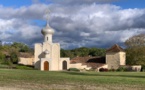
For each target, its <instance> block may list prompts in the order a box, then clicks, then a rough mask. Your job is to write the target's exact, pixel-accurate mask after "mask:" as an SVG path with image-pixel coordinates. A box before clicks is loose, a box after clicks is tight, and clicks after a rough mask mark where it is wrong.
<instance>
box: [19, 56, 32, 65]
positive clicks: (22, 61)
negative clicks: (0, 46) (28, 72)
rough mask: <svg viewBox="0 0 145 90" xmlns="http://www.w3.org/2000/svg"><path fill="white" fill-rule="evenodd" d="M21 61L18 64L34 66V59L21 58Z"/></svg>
mask: <svg viewBox="0 0 145 90" xmlns="http://www.w3.org/2000/svg"><path fill="white" fill-rule="evenodd" d="M19 58H20V61H19V62H18V64H23V65H31V66H33V65H34V63H33V62H34V58H23V57H19Z"/></svg>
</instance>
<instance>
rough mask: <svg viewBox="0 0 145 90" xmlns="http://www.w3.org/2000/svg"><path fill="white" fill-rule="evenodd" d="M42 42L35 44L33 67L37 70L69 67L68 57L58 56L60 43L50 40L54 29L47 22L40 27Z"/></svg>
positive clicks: (57, 69) (55, 69)
mask: <svg viewBox="0 0 145 90" xmlns="http://www.w3.org/2000/svg"><path fill="white" fill-rule="evenodd" d="M42 34H43V35H44V42H43V43H42V44H41V43H37V44H35V47H34V49H35V53H34V67H35V68H36V69H39V70H42V71H43V70H48V71H59V70H66V69H68V68H69V63H70V59H69V58H60V44H59V43H53V42H52V36H53V34H54V30H53V29H52V28H51V27H50V26H49V25H48V24H47V25H46V27H45V28H43V29H42Z"/></svg>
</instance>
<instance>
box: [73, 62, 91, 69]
mask: <svg viewBox="0 0 145 90" xmlns="http://www.w3.org/2000/svg"><path fill="white" fill-rule="evenodd" d="M70 68H77V69H86V70H89V69H91V67H87V65H82V63H75V64H70Z"/></svg>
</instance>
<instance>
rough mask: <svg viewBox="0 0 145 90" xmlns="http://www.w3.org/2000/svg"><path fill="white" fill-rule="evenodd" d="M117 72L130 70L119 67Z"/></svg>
mask: <svg viewBox="0 0 145 90" xmlns="http://www.w3.org/2000/svg"><path fill="white" fill-rule="evenodd" d="M117 71H121V72H124V71H128V70H127V68H125V67H119V68H118V69H117Z"/></svg>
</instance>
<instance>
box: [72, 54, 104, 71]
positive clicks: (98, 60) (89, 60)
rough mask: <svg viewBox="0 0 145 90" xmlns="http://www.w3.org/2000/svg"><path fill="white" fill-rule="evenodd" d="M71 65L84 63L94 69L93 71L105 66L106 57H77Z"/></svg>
mask: <svg viewBox="0 0 145 90" xmlns="http://www.w3.org/2000/svg"><path fill="white" fill-rule="evenodd" d="M70 63H71V64H73V63H82V65H87V66H89V67H92V68H93V69H96V68H98V67H100V66H103V65H105V57H89V56H86V57H75V58H73V59H72V60H70Z"/></svg>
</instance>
